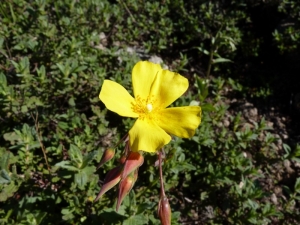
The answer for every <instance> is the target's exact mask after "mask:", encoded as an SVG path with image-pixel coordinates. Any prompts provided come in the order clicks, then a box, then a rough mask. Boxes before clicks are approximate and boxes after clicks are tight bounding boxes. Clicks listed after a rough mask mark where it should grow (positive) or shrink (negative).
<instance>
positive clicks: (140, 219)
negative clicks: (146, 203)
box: [123, 214, 148, 225]
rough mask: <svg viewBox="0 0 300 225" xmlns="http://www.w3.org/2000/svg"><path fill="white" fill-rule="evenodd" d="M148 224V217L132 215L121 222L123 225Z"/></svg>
mask: <svg viewBox="0 0 300 225" xmlns="http://www.w3.org/2000/svg"><path fill="white" fill-rule="evenodd" d="M143 224H148V217H147V216H146V215H141V214H139V215H133V216H131V217H129V218H128V219H126V220H124V221H123V225H143Z"/></svg>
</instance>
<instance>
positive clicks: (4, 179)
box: [0, 169, 11, 184]
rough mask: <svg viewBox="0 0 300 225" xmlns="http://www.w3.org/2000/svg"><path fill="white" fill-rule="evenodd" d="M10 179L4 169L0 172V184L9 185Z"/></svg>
mask: <svg viewBox="0 0 300 225" xmlns="http://www.w3.org/2000/svg"><path fill="white" fill-rule="evenodd" d="M10 182H11V179H10V176H9V174H8V172H7V171H6V170H5V169H1V170H0V184H5V183H10Z"/></svg>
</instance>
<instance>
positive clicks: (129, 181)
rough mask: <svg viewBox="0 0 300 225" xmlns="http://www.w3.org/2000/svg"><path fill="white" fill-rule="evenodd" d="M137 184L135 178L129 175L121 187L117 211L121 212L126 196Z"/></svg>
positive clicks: (121, 183)
mask: <svg viewBox="0 0 300 225" xmlns="http://www.w3.org/2000/svg"><path fill="white" fill-rule="evenodd" d="M134 183H135V178H134V176H132V175H129V176H127V177H125V178H124V179H123V180H122V181H121V182H120V185H119V195H118V200H117V208H116V210H117V211H118V210H119V207H120V205H121V203H122V202H123V200H124V198H125V196H126V195H127V194H128V193H129V192H130V190H131V188H132V187H133V185H134Z"/></svg>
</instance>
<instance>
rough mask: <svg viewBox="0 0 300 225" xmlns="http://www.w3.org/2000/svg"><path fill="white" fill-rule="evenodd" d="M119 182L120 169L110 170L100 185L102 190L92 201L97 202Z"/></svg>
mask: <svg viewBox="0 0 300 225" xmlns="http://www.w3.org/2000/svg"><path fill="white" fill-rule="evenodd" d="M120 180H121V168H120V167H115V168H113V169H112V170H110V171H109V172H108V173H107V174H106V176H105V179H104V183H103V185H102V188H101V190H100V192H99V194H98V196H97V198H96V199H95V200H94V202H95V201H97V200H98V199H99V198H101V197H102V195H104V194H105V192H107V191H108V190H110V189H111V188H113V187H114V186H115V185H116V184H117V183H119V181H120Z"/></svg>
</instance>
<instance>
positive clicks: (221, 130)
mask: <svg viewBox="0 0 300 225" xmlns="http://www.w3.org/2000/svg"><path fill="white" fill-rule="evenodd" d="M274 5H275V6H276V10H278V11H279V12H280V13H282V15H285V19H287V20H292V22H291V23H292V25H287V26H281V25H283V24H281V25H280V24H279V25H278V26H279V27H278V29H274V30H273V31H272V32H273V35H274V40H273V41H274V42H273V44H275V45H276V46H278V48H279V49H280V50H281V52H282V53H285V52H293V51H296V50H297V49H299V43H300V42H299V32H298V30H299V29H298V28H299V21H298V17H297V13H298V12H299V3H297V1H282V2H280V3H278V2H277V1H258V2H257V3H256V4H254V5H253V6H252V4H249V3H248V1H231V3H225V1H200V0H192V1H188V2H187V1H183V0H175V1H170V0H165V1H141V0H118V1H108V0H103V1H95V0H82V1H73V0H63V1H54V2H53V1H50V0H32V1H25V0H10V1H8V0H5V1H4V2H3V3H1V4H0V21H1V22H0V23H1V29H0V124H1V125H0V127H1V129H0V224H128V225H129V224H141V225H142V224H153V225H154V224H159V220H158V216H157V213H156V211H157V203H158V200H159V197H158V195H159V193H158V190H159V179H158V177H159V176H158V168H157V167H156V166H155V161H156V156H155V155H150V154H147V155H145V162H144V164H143V166H142V167H141V168H140V170H139V178H138V180H137V182H136V184H135V186H134V188H133V190H132V192H131V193H130V195H129V196H127V197H126V198H125V200H124V203H123V204H122V206H121V207H120V210H119V212H116V211H115V210H114V208H115V204H116V202H115V196H116V195H115V191H114V189H112V190H111V191H109V192H108V193H106V194H105V195H104V196H103V197H102V198H101V200H100V201H98V202H95V203H94V202H93V200H94V199H95V197H96V196H97V194H98V193H99V190H100V186H101V184H102V183H103V180H104V176H105V173H106V172H107V171H108V170H109V169H111V168H112V167H113V166H114V165H116V163H115V162H114V160H112V161H110V162H109V163H107V164H105V165H104V167H103V168H101V169H100V170H98V171H96V166H97V164H98V163H99V161H100V159H101V156H102V153H103V151H104V150H105V149H106V148H108V147H113V146H115V144H116V143H117V142H118V141H119V140H120V138H121V137H123V136H124V135H125V134H126V132H128V129H130V127H131V125H132V123H133V122H134V121H133V120H132V119H122V118H120V117H119V116H117V115H115V114H113V113H111V112H109V111H108V110H106V109H105V106H104V105H103V104H102V103H101V102H100V100H99V98H98V95H99V92H100V88H101V84H102V82H103V80H104V79H111V80H114V81H116V82H118V83H120V84H122V85H123V86H124V87H126V88H128V89H129V90H131V76H130V75H131V69H132V67H133V65H134V64H135V63H136V62H137V61H139V60H141V59H148V58H149V57H150V56H152V55H159V54H160V55H163V56H164V57H165V59H164V61H166V62H168V63H167V65H168V66H169V68H170V69H171V70H174V71H178V72H182V74H184V75H187V77H188V78H189V80H190V89H189V91H188V92H187V93H186V94H185V96H183V97H182V98H181V99H179V100H178V101H176V102H175V103H174V105H175V106H182V105H199V104H200V106H201V107H202V110H203V117H202V124H201V126H200V127H199V129H198V131H197V133H196V135H195V136H194V137H193V138H192V139H190V140H185V139H184V140H183V139H178V138H174V139H173V141H172V142H171V143H170V144H169V145H168V146H166V148H165V153H166V155H165V161H164V164H163V167H164V178H165V188H166V192H167V195H168V197H169V199H170V204H171V207H172V224H182V223H184V222H185V221H187V220H199V221H200V222H203V223H204V224H273V223H274V221H280V223H282V224H289V223H290V224H291V223H293V221H294V220H293V219H294V218H297V217H299V214H300V212H299V209H297V207H295V205H296V204H299V200H300V199H299V198H300V190H299V187H300V180H299V179H295V181H294V182H292V184H290V183H289V184H282V183H280V182H279V180H278V178H277V177H276V174H275V173H274V171H273V170H272V167H273V166H275V165H278V164H280V163H284V162H287V161H297V162H299V155H300V148H299V145H297V146H295V148H292V147H289V146H288V145H287V144H283V145H282V146H283V151H284V154H283V155H278V151H277V150H276V143H277V142H278V141H279V140H278V137H277V136H276V135H275V134H274V132H273V131H272V130H270V129H269V127H268V126H267V122H266V121H265V120H261V121H252V122H249V121H246V119H245V118H244V117H243V115H242V113H241V112H240V113H236V112H232V111H231V109H230V105H229V99H228V96H227V95H226V90H228V89H229V90H231V91H232V92H233V93H235V94H237V95H240V94H242V97H243V98H246V97H250V98H251V97H256V98H264V99H265V98H267V97H268V96H270V95H272V90H271V88H269V87H261V88H258V89H256V90H253V89H251V88H250V87H247V86H246V85H242V84H241V83H240V82H239V81H238V80H236V79H230V78H224V77H222V76H221V75H223V74H228V73H233V72H234V71H233V69H232V67H231V66H232V65H233V64H234V63H225V62H235V60H237V59H239V57H245V56H258V55H259V51H260V45H261V44H262V43H263V40H262V39H261V38H260V37H256V36H255V35H254V34H253V33H254V32H249V29H248V28H249V27H250V25H249V24H251V13H250V11H251V10H253V8H254V7H261V6H264V7H267V8H268V7H271V6H272V7H273V6H274ZM287 22H288V21H287ZM288 24H289V23H288ZM200 62H202V63H200ZM199 67H201V71H200V72H199V69H198V68H199ZM212 71H213V72H212ZM211 73H213V74H219V75H220V76H219V77H218V78H212V76H210V75H211ZM200 74H201V76H200ZM202 74H205V75H203V76H202ZM122 150H123V149H122V146H121V147H118V149H117V151H116V157H117V156H119V154H120V152H121V151H122ZM267 178H269V179H272V180H274V185H276V186H278V187H280V188H282V189H283V194H282V196H284V197H282V198H280V199H278V201H277V204H273V202H272V200H270V199H271V197H270V196H272V194H273V193H272V192H273V190H270V189H268V188H267V185H265V184H264V180H266V179H267ZM195 212H196V213H197V214H198V219H197V216H195ZM199 221H198V222H199Z"/></svg>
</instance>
